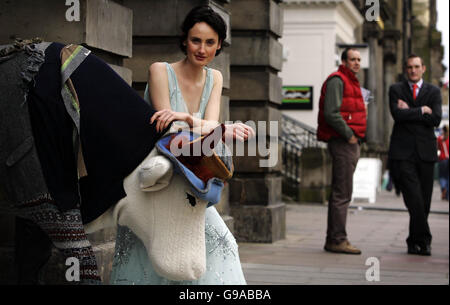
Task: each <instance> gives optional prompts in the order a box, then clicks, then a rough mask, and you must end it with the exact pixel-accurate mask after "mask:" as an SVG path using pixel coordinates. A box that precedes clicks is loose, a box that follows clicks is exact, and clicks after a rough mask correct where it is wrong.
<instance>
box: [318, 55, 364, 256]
mask: <svg viewBox="0 0 450 305" xmlns="http://www.w3.org/2000/svg"><path fill="white" fill-rule="evenodd" d="M341 60H342V64H341V65H340V66H339V69H338V71H337V72H334V73H332V74H331V75H330V76H328V78H327V80H326V81H325V82H324V84H323V85H322V89H321V96H320V102H319V116H318V123H319V126H318V129H317V139H318V140H320V141H324V142H328V150H329V151H330V154H331V157H332V171H333V174H332V186H331V195H330V199H329V202H328V227H327V237H326V243H325V247H324V249H325V251H329V252H336V253H346V254H361V250H359V249H358V248H356V247H354V246H353V245H351V244H350V242H349V241H348V239H347V232H346V229H345V227H346V221H347V211H348V206H349V204H350V201H351V199H352V191H353V173H354V171H355V168H356V164H357V162H358V159H359V155H360V147H359V143H360V140H361V139H363V138H364V137H365V132H366V106H365V105H364V101H363V97H362V94H361V89H360V85H359V81H358V79H357V78H356V73H358V72H359V69H360V63H361V55H360V53H359V51H358V50H356V49H351V48H348V49H346V50H344V52H343V53H342V56H341Z"/></svg>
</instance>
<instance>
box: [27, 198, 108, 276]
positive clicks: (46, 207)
mask: <svg viewBox="0 0 450 305" xmlns="http://www.w3.org/2000/svg"><path fill="white" fill-rule="evenodd" d="M21 212H22V213H21V216H23V217H26V218H29V219H31V220H32V221H34V222H35V223H36V224H37V225H39V226H40V227H41V228H42V229H43V230H44V232H46V233H47V234H48V236H49V237H50V239H51V240H52V242H53V244H54V245H55V247H56V248H57V249H58V250H60V251H61V252H62V253H63V255H64V257H65V258H66V259H67V258H70V257H73V258H76V259H78V262H79V267H80V270H79V275H80V281H79V282H73V283H75V284H101V278H100V276H99V274H98V269H97V261H96V258H95V254H94V251H93V249H92V246H91V244H90V242H89V240H88V239H87V236H86V233H85V231H84V227H83V223H82V220H81V213H80V210H79V209H72V210H68V211H65V212H61V211H60V210H59V209H58V208H57V207H56V205H54V204H52V203H50V202H49V201H48V200H45V199H44V200H39V201H38V202H35V203H32V204H27V206H26V207H24V208H23V209H22V211H21ZM68 268H69V267H68Z"/></svg>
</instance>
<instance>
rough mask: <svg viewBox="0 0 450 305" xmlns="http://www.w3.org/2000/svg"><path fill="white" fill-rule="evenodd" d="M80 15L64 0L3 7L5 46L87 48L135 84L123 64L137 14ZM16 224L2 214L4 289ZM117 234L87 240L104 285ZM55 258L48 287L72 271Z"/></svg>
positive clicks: (92, 11)
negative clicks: (29, 41) (39, 43)
mask: <svg viewBox="0 0 450 305" xmlns="http://www.w3.org/2000/svg"><path fill="white" fill-rule="evenodd" d="M71 9H72V10H71ZM78 9H79V10H77V7H74V6H73V5H70V6H66V5H65V1H61V0H47V1H39V3H38V4H37V3H36V1H33V0H16V1H1V2H0V12H1V18H0V44H9V43H11V42H13V39H14V38H23V39H26V38H34V37H41V38H42V39H43V40H45V41H56V42H61V43H66V44H69V43H74V44H82V45H84V46H86V47H87V48H88V49H90V50H91V51H92V52H93V53H94V54H95V55H97V56H99V57H100V58H102V59H103V60H105V61H106V62H107V63H108V64H109V65H110V66H111V67H112V68H113V69H114V70H115V71H116V72H117V73H118V74H119V75H120V76H121V77H122V78H124V79H125V80H126V81H127V82H128V83H129V84H131V77H132V75H131V70H129V69H127V68H125V67H123V61H124V58H128V57H130V56H131V54H132V20H133V12H132V11H131V10H130V9H128V8H126V7H124V6H122V5H120V4H118V3H116V2H114V1H108V0H81V1H80V5H79V7H78ZM68 10H71V11H69V15H72V16H74V17H75V16H76V15H78V13H79V17H80V18H79V21H76V20H74V21H68V20H67V18H66V14H67V12H68ZM69 19H70V18H69ZM0 200H1V194H0ZM14 219H15V217H14V216H12V215H7V214H0V232H2V237H1V238H0V270H2V272H0V274H1V276H0V283H14V279H15V275H14V268H13V253H14V242H13V241H14V224H15V222H14ZM115 232H116V230H115V228H113V229H108V230H102V231H99V232H96V233H94V234H91V235H89V236H88V238H89V240H90V241H91V243H92V245H93V249H94V252H95V254H96V256H97V263H98V267H99V271H100V275H101V277H102V279H103V281H105V282H107V281H108V279H109V273H110V271H111V263H112V257H113V254H114V245H115ZM53 253H54V255H52V258H51V260H50V261H49V263H48V264H47V265H46V267H45V269H46V272H45V280H46V283H47V284H55V283H59V284H61V283H67V282H66V281H65V278H64V274H65V269H67V266H65V262H64V261H63V257H62V256H61V255H60V254H59V252H58V251H56V249H54V251H53ZM4 271H5V272H4Z"/></svg>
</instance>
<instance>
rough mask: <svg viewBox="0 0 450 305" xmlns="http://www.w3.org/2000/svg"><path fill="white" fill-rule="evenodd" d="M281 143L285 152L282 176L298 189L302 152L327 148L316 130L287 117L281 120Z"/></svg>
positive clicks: (283, 116) (284, 116)
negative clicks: (309, 149)
mask: <svg viewBox="0 0 450 305" xmlns="http://www.w3.org/2000/svg"><path fill="white" fill-rule="evenodd" d="M281 128H282V132H281V138H280V140H281V143H282V149H283V150H282V151H283V168H282V171H281V172H282V175H283V176H284V178H285V179H284V180H285V182H286V183H289V184H291V186H292V187H296V186H297V185H298V184H299V183H300V156H301V154H302V150H303V149H304V148H307V147H321V148H325V147H326V145H325V143H323V142H319V141H318V140H317V136H316V130H315V129H314V128H312V127H311V126H308V125H306V124H304V123H302V122H300V121H297V120H295V119H293V118H291V117H288V116H286V115H282V118H281Z"/></svg>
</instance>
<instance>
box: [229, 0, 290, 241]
mask: <svg viewBox="0 0 450 305" xmlns="http://www.w3.org/2000/svg"><path fill="white" fill-rule="evenodd" d="M279 2H281V1H272V0H238V1H231V3H230V5H229V8H230V11H231V30H232V39H233V45H232V46H231V89H230V118H231V120H232V121H236V120H239V121H242V122H244V123H245V122H247V121H254V122H256V123H257V122H258V121H260V122H265V123H266V125H267V129H266V134H264V132H261V133H258V137H259V139H258V141H261V140H264V139H265V140H266V141H267V142H268V143H270V145H275V147H276V148H278V149H275V152H272V153H271V155H270V157H271V158H275V157H278V160H277V162H276V164H275V165H274V166H273V167H261V166H260V159H261V157H260V156H259V155H257V156H253V157H252V156H243V157H235V159H234V160H235V174H234V177H233V179H232V180H231V181H230V205H231V215H232V216H233V217H234V221H235V237H236V238H237V240H238V241H248V242H274V241H276V240H279V239H283V238H285V234H286V223H285V218H286V214H285V213H286V210H285V205H284V204H283V203H282V202H281V183H282V178H281V164H282V160H281V153H280V152H281V143H278V136H279V135H280V134H281V124H280V119H281V114H280V111H279V109H278V108H279V105H280V104H281V84H282V83H281V78H280V77H278V75H277V73H278V72H279V71H280V70H281V67H282V46H281V44H280V43H279V42H278V39H279V38H280V37H281V35H282V25H283V15H282V14H283V12H282V9H281V7H280V5H279ZM271 121H274V122H277V123H278V130H277V131H273V130H271V129H270V128H269V126H270V122H271ZM261 137H264V139H263V138H261ZM277 153H278V155H277Z"/></svg>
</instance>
